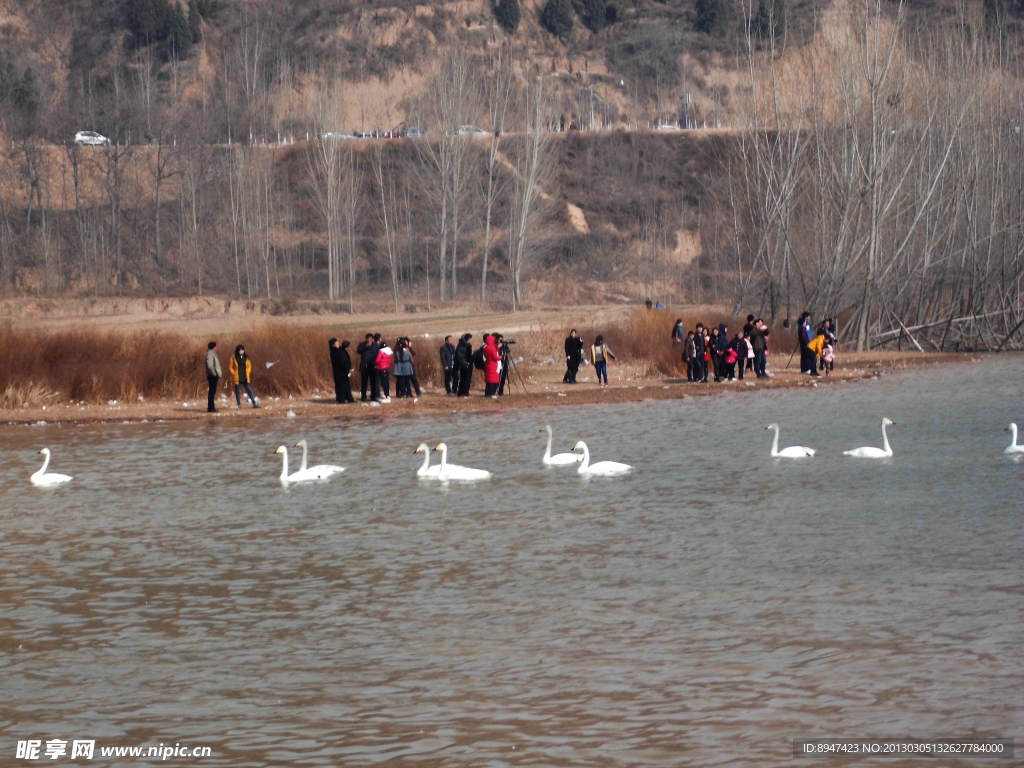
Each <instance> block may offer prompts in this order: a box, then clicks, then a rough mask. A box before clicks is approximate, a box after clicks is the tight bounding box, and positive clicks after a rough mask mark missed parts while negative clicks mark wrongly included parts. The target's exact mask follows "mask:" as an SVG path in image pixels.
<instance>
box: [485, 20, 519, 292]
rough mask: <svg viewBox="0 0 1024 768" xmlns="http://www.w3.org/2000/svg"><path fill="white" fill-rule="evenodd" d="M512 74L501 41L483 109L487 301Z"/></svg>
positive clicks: (508, 54)
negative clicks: (486, 128)
mask: <svg viewBox="0 0 1024 768" xmlns="http://www.w3.org/2000/svg"><path fill="white" fill-rule="evenodd" d="M515 85H516V80H515V71H514V69H513V60H512V45H511V43H510V42H509V41H507V40H506V41H504V42H503V43H502V45H501V47H500V48H499V49H498V52H497V54H496V55H495V57H494V59H493V60H492V62H491V73H490V75H489V76H488V77H487V82H486V91H485V93H486V96H485V102H486V109H487V116H488V119H489V122H490V126H489V127H490V129H491V131H490V137H489V146H488V151H487V160H486V163H487V181H486V185H487V186H486V189H485V190H484V244H483V266H482V268H481V270H480V301H487V261H488V256H490V252H491V220H492V213H493V211H494V204H495V202H496V201H497V200H498V197H499V196H500V195H501V192H502V187H503V184H502V177H501V174H500V172H499V167H500V165H501V157H500V152H501V141H502V134H504V133H505V130H506V124H507V123H508V121H509V119H510V111H511V106H512V101H513V98H514V96H515Z"/></svg>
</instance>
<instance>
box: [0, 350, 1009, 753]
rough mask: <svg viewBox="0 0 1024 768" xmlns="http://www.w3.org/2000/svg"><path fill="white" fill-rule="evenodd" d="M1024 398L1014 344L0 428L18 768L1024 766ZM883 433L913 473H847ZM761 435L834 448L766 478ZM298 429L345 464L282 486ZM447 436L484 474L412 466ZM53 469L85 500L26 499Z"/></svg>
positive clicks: (879, 469) (70, 492) (861, 464)
mask: <svg viewBox="0 0 1024 768" xmlns="http://www.w3.org/2000/svg"><path fill="white" fill-rule="evenodd" d="M1022 404H1024V358H1022V357H1020V356H1016V357H1010V356H1002V357H1000V358H998V359H996V360H990V361H986V362H983V363H974V364H957V365H948V366H944V367H932V368H927V369H921V370H914V371H909V372H901V373H897V374H894V375H889V376H883V377H882V378H880V379H878V380H874V381H867V382H863V383H854V384H842V385H838V386H834V387H819V388H817V389H801V390H781V391H775V392H764V393H755V394H751V393H748V392H746V391H744V392H743V393H737V394H730V395H725V396H722V397H716V398H691V399H686V400H681V401H675V402H649V403H635V404H627V405H619V406H605V407H600V406H595V407H582V408H568V407H566V408H551V409H521V410H511V411H506V412H497V413H489V414H480V415H471V414H452V415H450V416H444V417H441V416H423V417H417V416H413V417H403V418H388V417H382V418H380V419H379V420H376V421H372V422H371V421H363V422H360V423H355V424H348V423H345V422H344V421H340V420H339V421H333V420H330V421H302V420H276V421H266V422H262V423H258V424H257V423H253V422H248V423H239V424H232V423H229V422H225V423H217V422H211V423H210V424H205V423H188V424H184V425H172V424H147V425H115V426H111V425H92V426H85V427H80V428H75V427H62V428H61V427H56V426H46V427H28V428H26V427H18V428H13V427H9V428H2V429H0V445H2V446H3V459H2V464H0V665H2V666H0V733H2V734H3V736H2V738H0V754H2V755H3V757H2V759H0V763H2V764H5V765H6V764H12V763H13V762H14V761H13V756H14V750H15V742H16V741H17V740H23V739H41V740H43V741H44V742H45V740H46V739H51V738H60V739H66V740H69V741H70V740H71V739H95V740H96V743H97V747H96V749H97V752H96V754H97V759H98V756H99V748H100V747H101V746H110V745H129V746H130V745H154V746H155V745H157V744H160V743H163V744H174V743H180V744H182V745H188V746H190V747H195V746H209V747H211V748H212V753H213V756H212V757H210V758H207V759H205V760H202V761H199V764H202V765H209V766H217V765H238V766H268V765H274V766H279V765H318V766H319V765H324V766H327V765H370V764H381V763H388V762H391V763H396V764H410V765H445V766H454V765H466V766H470V765H472V766H483V765H487V766H502V765H559V766H570V765H571V766H631V765H678V764H681V763H687V764H695V765H716V764H720V765H739V764H746V765H752V766H754V765H758V766H762V765H778V764H782V763H786V762H795V763H798V764H808V763H813V762H814V761H806V760H800V761H792V758H791V755H792V739H793V738H797V737H820V736H845V737H865V736H876V737H885V736H917V737H925V738H940V737H963V736H967V735H982V734H983V735H990V736H1004V737H1017V738H1018V749H1021V748H1022V747H1021V746H1020V741H1019V739H1021V738H1022V737H1024V727H1022V726H1024V504H1022V481H1024V462H1014V461H1013V460H1012V459H1010V458H1009V457H1006V456H1004V455H1003V454H1002V450H1003V448H1004V447H1005V446H1006V445H1007V444H1008V442H1009V436H1008V434H1007V433H1005V432H1003V431H1002V430H1003V429H1004V428H1005V427H1006V425H1007V424H1008V423H1009V422H1010V421H1013V420H1015V421H1017V422H1018V423H1020V424H1021V425H1022V426H1024V410H1022ZM883 416H888V417H889V418H891V419H893V420H894V421H895V422H896V426H895V427H890V428H889V435H890V440H891V443H892V445H893V449H894V451H895V457H894V458H892V459H888V460H882V461H868V460H857V459H852V458H847V457H844V456H842V455H841V454H842V451H843V450H845V449H848V448H854V447H857V446H861V445H880V444H881V434H880V430H879V421H880V419H881V418H882V417H883ZM772 421H777V422H779V423H780V424H781V426H782V437H781V442H780V445H792V444H803V445H809V446H812V447H814V448H817V449H818V455H817V456H816V457H814V458H813V459H810V460H806V461H799V462H795V461H783V460H771V459H769V458H768V451H769V446H770V444H771V434H770V433H768V432H765V431H764V426H765V425H766V424H767V423H769V422H772ZM545 423H550V424H551V425H552V426H553V428H554V432H555V450H556V451H566V450H569V449H570V448H571V447H572V444H573V441H574V440H576V439H580V438H582V439H585V440H586V441H587V442H588V445H589V446H590V448H591V451H592V454H593V459H594V460H602V459H613V460H618V461H626V462H628V463H631V464H634V465H636V470H635V471H634V472H633V474H632V475H630V476H627V477H620V478H614V479H610V478H608V479H599V478H593V479H589V480H586V479H581V478H579V477H577V476H576V475H575V474H574V472H573V471H572V470H564V469H549V470H545V469H542V468H541V465H540V457H541V454H542V452H543V448H544V442H545V436H544V435H541V434H538V430H539V429H541V428H542V427H543V426H544V424H545ZM302 437H305V438H307V439H308V440H309V442H310V446H311V460H312V462H313V463H339V464H342V465H344V466H346V467H347V468H348V469H347V470H346V472H345V473H344V474H343V475H341V476H340V478H338V479H336V480H334V481H332V482H329V483H326V484H319V485H309V486H297V487H293V488H291V489H290V490H288V491H283V490H282V489H281V487H280V485H279V484H278V482H277V475H278V474H279V472H280V457H279V456H275V455H274V454H273V451H274V449H275V448H276V447H277V446H278V445H280V444H287V445H289V446H290V445H293V444H294V443H295V441H296V440H297V439H299V438H302ZM441 440H444V441H445V442H447V444H448V446H449V450H450V454H449V458H450V460H451V461H453V462H457V463H460V464H466V465H469V466H474V467H482V468H486V469H490V470H492V471H494V472H495V473H496V476H495V478H494V479H492V480H490V481H487V482H482V483H476V484H461V485H459V484H452V485H451V486H450V487H442V486H440V485H438V484H431V483H427V482H422V481H418V480H417V478H416V477H415V475H414V470H415V468H416V467H417V466H418V465H419V459H420V458H421V457H420V456H414V455H413V453H412V451H413V449H414V448H415V447H416V445H417V444H418V443H420V442H421V441H426V442H429V443H430V444H431V445H434V444H435V443H436V442H438V441H441ZM43 445H48V446H49V447H50V448H51V449H53V451H54V461H53V464H52V465H51V469H52V470H53V471H57V472H65V473H68V474H72V475H74V476H75V480H74V481H73V482H72V483H71V484H70V485H69V486H67V487H64V488H59V489H56V490H42V489H37V488H34V487H32V486H30V485H29V482H28V475H29V474H30V473H31V472H32V471H34V469H35V468H36V467H37V466H38V461H37V459H38V458H41V457H38V456H37V455H36V451H38V449H39V448H40V447H42V446H43ZM435 456H436V454H435ZM435 460H436V459H435ZM292 465H293V468H294V467H295V466H296V465H297V459H296V458H295V456H294V455H293V457H292ZM69 751H70V749H69ZM67 759H68V758H62V759H61V760H57V761H50V760H48V761H46V762H47V763H49V764H63V763H64V762H65V761H67ZM18 762H20V763H21V764H29V763H25V762H24V761H18ZM194 762H196V761H194V760H193V761H188V760H183V759H175V758H170V759H168V760H167V761H166V762H164V763H162V764H164V765H175V764H179V765H181V764H192V763H194ZM990 762H992V761H986V764H988V763H990ZM996 763H997V764H1006V761H996ZM131 764H133V765H149V764H161V763H159V762H158V761H156V760H151V761H149V762H147V761H145V760H141V761H139V760H136V761H133V762H132V763H131ZM886 764H887V765H892V763H891V762H887V763H886Z"/></svg>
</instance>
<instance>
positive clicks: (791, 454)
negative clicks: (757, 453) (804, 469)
mask: <svg viewBox="0 0 1024 768" xmlns="http://www.w3.org/2000/svg"><path fill="white" fill-rule="evenodd" d="M765 429H774V430H775V439H774V440H772V458H773V459H803V458H806V457H808V456H813V455H814V449H813V448H808V447H807V446H804V445H791V446H789V448H783V449H782V450H781V451H780V450H779V425H778V424H769V425H768V426H767V427H765Z"/></svg>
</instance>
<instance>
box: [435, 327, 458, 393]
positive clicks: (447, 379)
mask: <svg viewBox="0 0 1024 768" xmlns="http://www.w3.org/2000/svg"><path fill="white" fill-rule="evenodd" d="M438 352H439V354H440V355H441V367H442V368H443V369H444V391H445V393H446V394H449V395H457V394H459V371H458V369H456V367H455V345H454V344H452V337H451V336H445V337H444V344H442V345H441V349H439V350H438Z"/></svg>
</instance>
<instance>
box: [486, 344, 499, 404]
mask: <svg viewBox="0 0 1024 768" xmlns="http://www.w3.org/2000/svg"><path fill="white" fill-rule="evenodd" d="M499 338H500V337H499V335H498V334H496V333H493V334H484V396H485V397H494V398H496V397H497V396H498V384H500V383H501V354H500V353H499V352H498V339H499Z"/></svg>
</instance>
